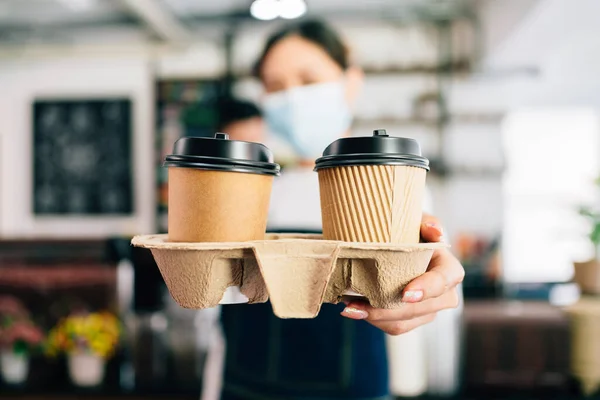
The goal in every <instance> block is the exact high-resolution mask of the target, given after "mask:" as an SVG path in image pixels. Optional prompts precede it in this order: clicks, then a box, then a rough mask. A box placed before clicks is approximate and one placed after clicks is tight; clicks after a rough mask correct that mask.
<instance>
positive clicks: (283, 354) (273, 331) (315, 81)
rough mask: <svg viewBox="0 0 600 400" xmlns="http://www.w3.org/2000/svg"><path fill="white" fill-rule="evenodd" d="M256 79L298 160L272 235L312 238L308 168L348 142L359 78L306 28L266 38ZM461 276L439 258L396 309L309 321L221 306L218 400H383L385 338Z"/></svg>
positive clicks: (287, 177) (344, 312)
mask: <svg viewBox="0 0 600 400" xmlns="http://www.w3.org/2000/svg"><path fill="white" fill-rule="evenodd" d="M255 72H256V76H257V77H258V78H259V79H260V81H261V83H262V84H263V87H264V92H265V97H264V101H263V106H264V113H265V119H266V122H267V125H268V127H269V131H270V132H272V133H273V134H277V135H279V137H281V138H282V139H284V140H285V141H286V142H287V143H288V144H289V145H290V146H291V147H292V148H293V149H294V150H295V152H296V153H297V154H298V155H299V156H300V158H301V162H300V163H299V167H297V168H296V169H288V170H286V171H284V172H283V174H282V176H281V177H280V178H279V179H276V180H275V183H274V188H273V197H272V200H271V205H272V209H271V212H270V216H269V218H270V221H269V226H270V229H271V230H298V229H300V228H301V229H302V230H305V231H310V230H314V231H320V230H321V226H320V209H319V200H318V199H319V195H318V182H317V179H316V175H315V174H314V173H313V172H312V171H311V170H312V165H314V160H315V159H316V158H317V157H318V156H319V155H320V154H321V152H322V150H323V149H324V148H325V147H326V146H327V145H328V144H329V143H331V142H332V141H334V140H335V139H337V138H340V137H343V136H346V135H349V133H350V125H351V122H352V106H353V104H354V102H355V100H356V98H357V96H358V94H359V91H360V88H361V85H362V80H363V74H362V72H361V70H360V69H359V68H357V67H355V66H353V65H352V64H351V63H350V60H349V57H348V52H347V49H346V47H345V45H344V43H343V42H342V41H341V39H340V38H339V36H338V35H337V34H336V32H334V31H333V30H332V29H330V28H329V27H328V26H327V25H324V24H322V23H320V22H313V21H311V22H303V23H300V24H299V25H294V26H289V27H286V28H284V29H283V30H281V31H280V32H277V33H276V34H274V35H273V36H271V37H270V38H269V40H268V41H267V43H266V45H265V48H264V51H263V53H262V55H261V57H260V59H259V61H258V62H257V64H256V69H255ZM442 234H443V233H442V228H441V226H440V224H439V222H438V221H437V220H436V219H435V218H433V217H429V216H424V217H423V223H422V225H421V236H422V237H423V239H424V240H427V241H439V240H441V239H442ZM463 275H464V270H463V268H462V266H461V265H460V263H459V262H458V260H457V259H456V258H455V257H454V256H453V255H452V254H451V253H450V252H449V251H447V250H439V251H436V253H435V254H434V256H433V258H432V260H431V263H430V265H429V269H428V272H427V273H425V274H424V275H423V276H421V277H419V278H417V279H415V280H414V281H413V282H411V283H410V284H409V285H408V286H407V288H406V289H405V290H404V293H403V299H404V301H405V302H406V304H405V306H404V307H402V308H399V309H395V310H382V309H375V308H373V307H371V306H369V305H368V304H365V303H362V302H353V303H351V304H348V305H346V306H344V305H333V304H324V305H323V307H322V309H321V312H320V313H319V315H318V317H317V318H315V319H313V320H281V319H278V318H276V317H275V316H274V315H273V313H272V310H271V306H270V305H269V304H257V305H253V306H252V307H247V306H244V305H229V306H223V309H222V322H223V329H224V333H225V337H226V349H227V350H226V358H225V364H226V365H225V374H224V382H223V383H224V384H223V394H222V399H223V400H241V399H261V400H265V399H267V400H268V399H281V400H283V399H286V400H290V399H385V398H388V396H389V389H388V388H389V384H388V370H387V359H386V346H385V339H384V332H385V333H389V334H392V335H400V334H402V333H405V332H408V331H410V330H412V329H415V328H417V327H419V326H421V325H423V324H426V323H428V322H430V321H432V320H433V319H434V318H435V315H436V313H437V312H438V311H441V310H444V309H448V308H453V307H456V306H457V304H458V301H459V296H458V294H457V291H456V285H457V284H458V283H459V282H460V281H462V278H463ZM340 315H341V316H340ZM406 362H407V363H410V362H411V360H407V361H406Z"/></svg>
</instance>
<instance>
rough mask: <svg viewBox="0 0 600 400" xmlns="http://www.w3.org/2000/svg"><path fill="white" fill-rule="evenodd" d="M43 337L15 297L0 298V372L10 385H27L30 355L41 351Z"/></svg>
mask: <svg viewBox="0 0 600 400" xmlns="http://www.w3.org/2000/svg"><path fill="white" fill-rule="evenodd" d="M43 339H44V335H43V333H42V331H41V330H40V328H39V327H37V326H36V325H35V324H34V323H33V322H32V321H31V319H30V318H29V313H28V312H27V310H26V309H25V307H24V306H23V305H22V303H21V302H19V301H18V300H17V299H15V298H14V297H8V296H4V297H0V371H1V372H2V378H3V379H4V381H5V382H6V383H8V384H10V385H20V384H23V383H24V382H25V380H26V379H27V375H28V373H29V359H30V357H31V354H32V353H34V352H35V351H36V350H38V349H39V348H40V345H41V343H42V341H43Z"/></svg>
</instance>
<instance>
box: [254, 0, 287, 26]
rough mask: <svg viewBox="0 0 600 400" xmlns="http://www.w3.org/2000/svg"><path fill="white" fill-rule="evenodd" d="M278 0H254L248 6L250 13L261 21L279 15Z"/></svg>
mask: <svg viewBox="0 0 600 400" xmlns="http://www.w3.org/2000/svg"><path fill="white" fill-rule="evenodd" d="M279 6H280V4H279V2H278V1H277V0H255V1H254V3H252V5H251V6H250V14H251V15H252V16H253V17H254V18H256V19H260V20H262V21H268V20H271V19H275V18H277V17H279Z"/></svg>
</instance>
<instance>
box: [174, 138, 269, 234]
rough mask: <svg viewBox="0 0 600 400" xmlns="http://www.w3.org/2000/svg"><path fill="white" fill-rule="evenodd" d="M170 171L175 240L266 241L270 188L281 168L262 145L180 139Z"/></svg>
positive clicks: (232, 141) (216, 139)
mask: <svg viewBox="0 0 600 400" xmlns="http://www.w3.org/2000/svg"><path fill="white" fill-rule="evenodd" d="M164 166H166V167H168V168H169V183H168V185H169V189H168V191H169V195H168V197H169V198H168V234H169V241H172V242H243V241H248V240H261V239H264V236H265V231H266V227H267V214H268V210H269V201H270V197H271V187H272V184H273V179H274V177H275V176H277V175H279V171H280V167H279V165H278V164H276V163H274V162H273V154H272V153H271V151H270V150H269V149H268V148H267V147H266V146H264V145H262V144H258V143H250V142H242V141H235V140H229V138H228V136H227V134H223V133H217V134H215V136H214V138H199V137H186V138H182V139H179V140H178V141H177V142H176V143H175V145H174V149H173V154H171V155H169V156H167V158H166V161H165V163H164Z"/></svg>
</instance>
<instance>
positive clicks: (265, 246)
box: [131, 234, 447, 318]
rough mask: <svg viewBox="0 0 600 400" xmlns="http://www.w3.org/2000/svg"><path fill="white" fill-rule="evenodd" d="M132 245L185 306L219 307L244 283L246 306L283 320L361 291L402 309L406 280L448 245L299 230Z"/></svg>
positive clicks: (378, 303) (148, 239) (155, 238)
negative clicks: (263, 307) (350, 238)
mask: <svg viewBox="0 0 600 400" xmlns="http://www.w3.org/2000/svg"><path fill="white" fill-rule="evenodd" d="M131 243H132V245H133V246H137V247H143V248H147V249H150V250H151V251H152V255H153V256H154V259H155V260H156V263H157V265H158V267H159V269H160V272H161V274H162V276H163V278H164V280H165V283H166V285H167V288H168V289H169V292H170V293H171V295H172V296H173V299H174V300H175V301H176V302H177V303H178V304H179V305H181V306H182V307H185V308H192V309H202V308H210V307H215V306H217V305H218V304H219V303H220V302H221V300H222V299H223V296H224V294H226V292H227V291H228V288H230V287H239V292H241V294H243V296H245V297H243V298H244V301H245V299H246V298H247V302H248V303H264V302H266V301H267V300H270V301H271V304H272V306H273V312H274V313H275V315H277V316H278V317H279V318H314V317H316V316H317V314H318V313H319V310H320V309H321V304H322V303H338V302H340V301H341V299H342V297H344V296H346V295H358V294H359V293H360V295H362V296H363V297H364V298H366V299H367V300H368V301H369V302H370V304H371V305H372V306H374V307H378V308H397V307H399V306H400V305H401V303H402V302H401V293H402V290H403V289H404V287H405V286H406V284H408V283H409V282H410V281H411V280H413V279H414V278H416V277H417V276H419V275H421V274H423V273H424V272H425V271H426V269H427V266H428V264H429V261H430V260H431V256H432V255H433V252H434V250H436V249H441V248H444V247H447V245H446V244H444V243H418V244H402V245H398V244H387V243H350V242H340V241H331V240H323V239H322V238H321V236H319V235H300V234H268V235H266V236H265V240H258V241H250V242H219V243H214V242H213V243H175V242H169V241H168V235H146V236H136V237H134V238H133V240H132V242H131Z"/></svg>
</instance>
